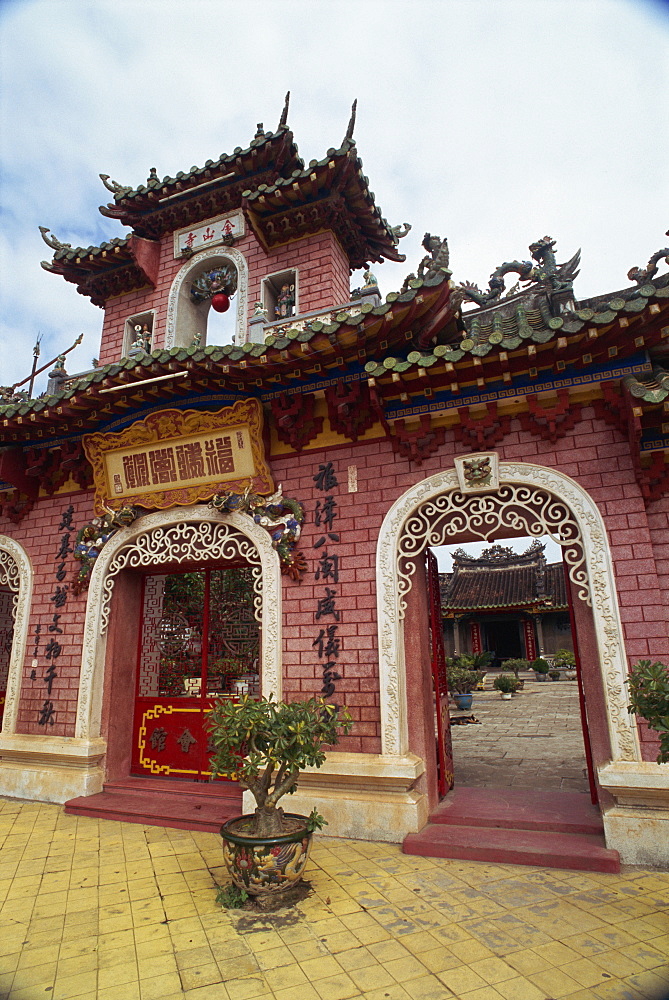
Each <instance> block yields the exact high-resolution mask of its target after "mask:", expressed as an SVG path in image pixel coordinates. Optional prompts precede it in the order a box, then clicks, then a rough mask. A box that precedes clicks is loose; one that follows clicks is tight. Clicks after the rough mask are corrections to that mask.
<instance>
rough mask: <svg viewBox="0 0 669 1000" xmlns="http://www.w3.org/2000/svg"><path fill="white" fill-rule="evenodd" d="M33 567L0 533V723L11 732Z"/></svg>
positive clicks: (25, 643) (16, 712)
mask: <svg viewBox="0 0 669 1000" xmlns="http://www.w3.org/2000/svg"><path fill="white" fill-rule="evenodd" d="M32 588H33V570H32V565H31V563H30V560H29V558H28V556H27V554H26V553H25V552H24V550H23V548H22V547H21V546H20V545H18V544H17V543H16V542H15V541H14V540H13V539H12V538H8V537H7V536H6V535H0V723H1V725H2V731H3V733H13V732H14V731H15V729H16V718H17V714H18V707H19V693H20V690H21V671H22V668H23V661H24V658H25V651H26V645H27V640H28V618H29V614H30V603H31V599H32Z"/></svg>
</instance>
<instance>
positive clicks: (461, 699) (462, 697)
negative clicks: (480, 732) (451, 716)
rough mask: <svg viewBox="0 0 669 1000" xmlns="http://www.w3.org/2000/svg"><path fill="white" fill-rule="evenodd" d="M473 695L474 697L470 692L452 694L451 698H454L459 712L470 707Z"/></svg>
mask: <svg viewBox="0 0 669 1000" xmlns="http://www.w3.org/2000/svg"><path fill="white" fill-rule="evenodd" d="M473 697H474V695H473V694H471V693H469V694H454V695H453V700H454V702H455V704H456V705H457V706H458V708H459V709H460V711H461V712H468V711H469V709H470V708H471V707H472V699H473Z"/></svg>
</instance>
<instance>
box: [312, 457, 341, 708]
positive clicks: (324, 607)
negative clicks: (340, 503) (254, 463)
mask: <svg viewBox="0 0 669 1000" xmlns="http://www.w3.org/2000/svg"><path fill="white" fill-rule="evenodd" d="M313 480H314V483H315V484H316V489H317V490H320V491H321V492H322V493H323V494H324V496H323V498H322V499H320V500H318V501H317V502H316V509H315V511H314V524H315V525H316V527H318V528H320V529H321V534H320V536H319V537H317V539H316V541H315V542H314V549H316V551H317V554H318V561H317V564H316V572H315V573H314V579H315V580H317V581H319V582H320V583H322V584H323V596H322V597H320V598H318V599H317V602H316V611H315V614H314V620H315V622H316V623H317V626H318V627H319V631H318V634H317V635H316V637H315V639H314V641H313V643H312V646H313V647H314V648H315V649H316V652H317V654H318V659H319V662H320V665H321V668H322V671H323V686H322V688H321V691H320V693H321V695H322V696H323V697H324V698H331V697H332V696H333V695H334V693H335V689H336V682H337V681H340V680H341V679H342V675H341V674H340V673H339V670H340V669H342V668H341V665H340V664H339V663H338V660H339V657H340V654H341V638H340V637H339V636H338V634H337V633H338V631H339V621H340V613H339V611H338V609H337V596H338V584H339V569H340V565H339V555H338V553H337V552H336V551H335V548H336V546H337V544H338V543H339V541H340V535H339V532H338V531H336V530H335V520H336V518H337V516H338V515H337V501H336V499H335V494H334V492H333V491H334V490H335V489H337V487H338V486H339V481H338V479H337V476H336V474H335V472H334V469H333V467H332V462H327V463H326V464H323V465H319V466H318V472H317V473H316V474H315V476H314V477H313Z"/></svg>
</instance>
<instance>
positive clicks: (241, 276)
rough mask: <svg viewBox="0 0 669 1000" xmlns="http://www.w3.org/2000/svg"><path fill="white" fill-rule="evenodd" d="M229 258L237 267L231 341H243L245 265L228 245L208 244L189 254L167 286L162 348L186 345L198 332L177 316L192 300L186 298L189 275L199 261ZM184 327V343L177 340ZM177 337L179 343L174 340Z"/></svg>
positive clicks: (247, 287) (240, 254) (199, 266)
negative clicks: (185, 330) (215, 245)
mask: <svg viewBox="0 0 669 1000" xmlns="http://www.w3.org/2000/svg"><path fill="white" fill-rule="evenodd" d="M216 260H229V261H232V263H233V264H234V265H235V267H236V268H237V293H236V315H235V343H236V344H243V343H245V342H246V340H247V336H246V331H247V316H248V297H249V269H248V264H247V263H246V258H245V257H244V255H243V254H242V253H240V251H239V250H235V249H233V248H232V247H221V246H218V247H211V249H209V250H202V251H201V252H200V253H197V254H195V255H194V256H193V257H190V258H189V260H188V262H187V263H186V264H184V266H183V267H182V268H181V269H180V270H179V272H178V273H177V276H176V278H175V279H174V281H173V282H172V287H171V288H170V294H169V299H168V302H167V328H166V331H165V349H166V350H169V349H170V348H171V347H190V345H191V342H192V338H193V336H194V335H195V334H196V333H197V332H199V331H197V330H195V329H193V330H190V324H188V323H184V318H183V316H181V315H180V314H181V312H182V310H184V309H186V310H190V309H191V308H193V307H192V303H191V302H190V298H189V287H190V281H191V280H192V278H191V276H192V274H193V272H194V271H200V270H201V269H202V264H204V263H206V262H207V261H212V262H215V261H216ZM186 327H188V330H187V333H186V340H187V343H181V340H180V336H179V335H181V338H183V335H184V329H185V328H186ZM178 340H179V343H177V341H178Z"/></svg>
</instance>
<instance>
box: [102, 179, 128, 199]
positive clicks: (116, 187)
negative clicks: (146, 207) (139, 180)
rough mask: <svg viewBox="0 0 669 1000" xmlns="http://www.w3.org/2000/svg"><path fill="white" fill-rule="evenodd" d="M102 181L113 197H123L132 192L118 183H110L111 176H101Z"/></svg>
mask: <svg viewBox="0 0 669 1000" xmlns="http://www.w3.org/2000/svg"><path fill="white" fill-rule="evenodd" d="M100 180H101V181H102V183H103V184H104V186H105V187H106V188H107V190H108V191H111V193H112V194H113V195H118V196H120V197H122V196H123V195H124V194H128V192H129V191H132V188H131V187H124V185H123V184H117V183H116V181H110V179H109V174H100Z"/></svg>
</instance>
